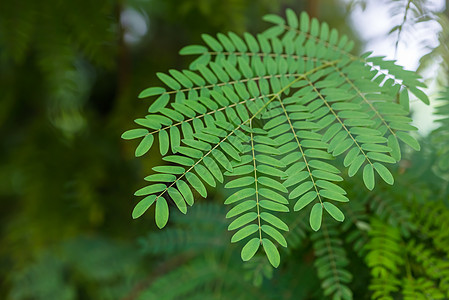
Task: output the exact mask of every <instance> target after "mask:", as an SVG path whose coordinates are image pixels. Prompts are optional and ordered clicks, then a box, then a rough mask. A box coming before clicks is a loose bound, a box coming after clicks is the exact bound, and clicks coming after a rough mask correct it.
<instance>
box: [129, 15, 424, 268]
mask: <svg viewBox="0 0 449 300" xmlns="http://www.w3.org/2000/svg"><path fill="white" fill-rule="evenodd" d="M286 15H287V21H285V20H284V19H282V18H280V17H278V16H275V15H267V16H266V17H265V20H266V21H269V22H272V23H274V26H273V27H271V28H269V29H268V30H266V31H265V32H264V33H263V34H259V35H257V37H254V36H252V35H250V34H248V33H245V34H244V39H242V38H240V37H238V36H237V35H236V34H234V33H232V32H231V33H229V34H228V35H224V34H218V35H217V38H214V37H212V36H210V35H203V39H204V41H205V43H206V44H207V46H208V47H206V46H202V45H192V46H187V47H185V48H183V49H182V50H181V51H180V53H181V54H182V55H199V57H198V58H197V59H196V60H195V61H193V62H192V64H191V65H190V70H183V71H182V72H180V71H177V70H170V71H169V74H168V75H167V74H164V73H157V76H158V77H159V79H160V80H161V81H162V82H163V83H165V84H166V85H167V87H168V88H169V90H168V91H167V90H166V88H163V87H150V88H148V89H146V90H144V91H143V92H142V93H141V94H140V96H139V97H140V98H146V97H150V96H158V98H157V99H156V100H155V101H154V102H153V103H152V104H151V105H150V107H149V110H148V111H149V112H150V114H149V115H147V116H145V118H139V119H136V120H135V123H137V124H138V125H140V126H141V127H140V128H137V129H131V130H128V131H126V132H125V133H124V134H123V135H122V138H124V139H137V138H142V139H141V141H140V143H139V145H138V146H137V148H136V151H135V155H136V156H137V157H140V156H142V155H144V154H145V153H147V152H148V150H149V149H150V148H151V147H152V145H153V143H154V140H155V139H156V138H158V140H159V148H160V153H161V155H162V159H163V160H164V161H166V162H169V163H170V164H171V165H170V166H166V165H164V166H157V167H154V168H153V170H154V171H155V173H154V174H152V175H149V176H147V177H146V178H145V180H147V181H149V182H151V184H150V185H147V186H145V187H143V188H141V189H139V190H138V191H137V192H136V193H135V195H136V196H145V198H144V199H143V200H141V201H140V202H139V203H138V204H137V205H136V207H135V209H134V211H133V218H138V217H139V216H141V215H142V214H143V213H144V212H145V211H146V210H147V209H148V208H149V207H150V206H152V205H153V204H154V203H155V219H156V224H157V226H158V227H159V228H162V227H164V226H165V225H166V224H167V222H168V218H169V206H168V203H171V202H173V203H174V204H175V205H176V207H177V208H178V209H179V210H180V211H181V212H182V213H186V212H187V207H188V206H191V205H193V203H194V198H196V197H197V194H198V195H200V196H201V197H206V196H207V189H206V186H211V187H215V186H216V185H217V181H218V182H219V183H222V182H223V181H224V176H226V177H231V178H232V179H231V180H230V181H228V182H227V183H226V184H225V187H226V188H230V189H235V192H234V193H233V194H232V195H231V196H230V197H228V198H227V199H226V201H225V204H228V205H232V208H231V209H230V210H229V212H228V213H227V216H226V217H227V218H235V219H234V220H233V221H232V223H231V224H230V225H229V230H237V232H236V233H235V234H234V235H233V236H232V238H231V242H238V241H240V240H243V239H246V238H248V237H250V240H249V241H248V240H246V241H245V245H244V246H243V249H242V252H241V257H242V259H243V260H244V261H247V260H249V259H251V258H252V257H253V256H254V254H255V253H256V252H257V251H258V250H259V248H260V247H261V246H262V247H263V249H264V251H265V253H266V255H267V257H268V259H269V261H270V263H271V264H272V265H273V266H275V267H277V266H278V265H279V263H280V255H279V251H278V247H277V245H281V246H283V247H286V246H287V241H286V239H285V238H284V236H283V234H282V233H281V232H284V231H288V230H289V229H288V226H287V225H286V224H285V222H284V221H283V218H284V217H282V213H287V212H289V211H290V210H291V209H293V210H294V211H295V212H296V211H299V210H302V209H310V207H311V210H310V214H309V223H310V227H311V228H312V229H313V230H314V231H318V230H319V229H320V228H321V224H322V217H323V211H326V212H327V213H328V214H329V215H330V216H332V217H333V218H334V219H335V220H337V221H340V222H342V221H343V220H344V218H345V216H344V214H343V212H342V211H341V210H340V208H339V207H338V206H336V205H335V204H333V203H335V202H337V203H339V202H348V201H349V199H348V198H347V197H346V196H345V194H346V191H345V190H344V189H343V188H342V187H341V186H340V185H338V184H336V183H335V182H340V181H343V177H341V176H340V175H339V174H340V173H341V169H342V166H341V161H340V160H337V161H336V162H337V163H336V164H335V163H333V160H334V158H336V157H342V158H344V159H343V166H344V167H346V168H348V169H347V172H348V175H349V176H350V177H352V176H354V175H356V174H357V173H358V172H359V171H360V173H362V175H361V176H362V178H363V182H364V184H365V186H366V187H367V188H368V189H369V190H372V189H374V187H375V180H376V179H375V178H376V176H375V171H376V172H377V173H378V174H379V175H380V178H382V179H383V180H384V181H385V182H386V183H388V184H393V182H394V179H393V176H392V174H391V172H390V171H389V170H388V168H387V167H386V166H385V165H386V164H394V163H396V162H398V161H399V160H400V159H401V150H400V142H404V143H405V144H407V145H409V146H411V147H412V148H413V149H415V150H419V149H420V146H419V144H418V142H417V141H416V140H415V138H413V136H412V135H410V134H409V133H408V131H411V130H416V128H415V127H413V126H411V125H409V123H410V122H411V119H410V118H409V117H408V116H407V115H408V112H409V93H410V92H411V93H412V94H414V95H415V96H416V97H418V98H419V99H420V100H421V101H423V102H424V103H428V98H427V96H426V95H425V94H424V93H423V92H422V91H421V90H420V89H419V88H421V87H425V85H424V84H423V83H422V82H421V81H420V80H419V76H418V75H416V74H415V73H414V72H410V71H406V70H404V69H403V68H402V67H400V66H398V65H396V64H395V63H394V62H393V61H387V60H384V59H383V58H382V57H372V56H370V53H366V54H364V55H361V56H360V57H358V56H354V55H352V54H350V52H349V51H350V50H351V49H352V47H353V43H352V42H351V41H348V39H347V37H346V36H342V37H339V35H338V33H337V31H336V30H335V29H332V30H330V29H329V27H328V25H327V24H326V23H322V24H320V23H319V22H318V21H317V20H316V19H314V18H313V19H311V20H310V19H309V17H308V15H307V14H306V13H302V14H301V18H300V19H299V20H298V18H297V16H296V15H295V13H294V12H293V11H292V10H287V11H286ZM169 103H170V106H171V108H169V106H168V104H169ZM223 170H224V171H223ZM338 205H339V206H340V204H338ZM273 242H274V243H273Z"/></svg>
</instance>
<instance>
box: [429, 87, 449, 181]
mask: <svg viewBox="0 0 449 300" xmlns="http://www.w3.org/2000/svg"><path fill="white" fill-rule="evenodd" d="M438 100H439V101H438V102H439V104H440V105H438V106H437V107H436V109H435V110H436V112H435V114H436V115H437V116H438V117H440V118H439V119H438V120H436V122H438V123H439V124H440V126H439V127H438V128H437V129H435V130H434V131H433V132H432V133H431V139H432V143H433V144H434V145H435V149H436V151H437V157H438V160H437V163H436V168H435V171H436V173H437V174H438V175H440V176H441V177H443V178H444V179H445V180H449V178H448V177H447V175H446V174H447V173H445V172H447V171H448V170H449V146H448V143H447V141H448V140H449V130H448V128H449V88H446V89H445V90H444V91H443V92H442V93H441V97H440V98H439V99H438Z"/></svg>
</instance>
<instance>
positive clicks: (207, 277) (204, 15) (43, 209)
mask: <svg viewBox="0 0 449 300" xmlns="http://www.w3.org/2000/svg"><path fill="white" fill-rule="evenodd" d="M285 7H291V8H293V9H294V10H295V11H297V12H299V11H301V10H308V11H309V13H311V14H312V15H313V14H317V15H319V17H320V19H321V20H322V21H326V22H328V23H329V24H330V25H331V27H337V28H338V29H339V31H340V32H342V33H346V34H348V35H350V37H352V38H354V35H353V34H351V31H350V29H349V28H348V27H347V26H346V23H345V22H346V21H345V10H344V6H340V5H338V3H336V2H334V1H330V0H329V1H326V2H324V1H321V2H318V1H313V0H310V1H293V0H283V1H281V0H279V1H271V0H260V1H256V0H229V1H218V0H182V1H181V0H147V1H145V0H128V1H126V0H122V1H119V0H115V1H114V0H98V1H88V0H80V1H59V0H45V1H35V0H18V1H12V0H6V1H2V3H1V4H0V91H1V96H0V97H1V98H0V135H1V140H0V166H1V167H0V295H1V297H2V298H3V297H5V298H6V299H139V298H140V299H163V296H164V297H166V298H168V299H170V296H172V299H231V297H232V298H237V299H240V298H242V299H254V298H255V297H258V298H262V299H264V298H266V299H280V298H282V299H321V297H322V294H321V291H320V281H319V280H318V277H321V276H318V275H316V273H315V271H314V269H313V268H314V265H313V264H314V263H313V260H314V254H313V242H312V240H311V239H310V238H309V237H307V236H308V235H309V233H307V232H306V229H305V227H302V226H301V221H300V220H299V219H298V220H299V221H298V220H292V223H293V224H295V226H293V229H292V230H291V231H290V233H289V236H288V238H289V243H290V245H293V248H292V249H293V250H291V249H290V248H289V251H291V253H289V254H290V255H289V256H288V259H285V261H286V263H285V265H283V266H282V267H281V268H280V270H277V271H273V270H272V269H271V268H270V267H269V266H267V264H266V261H264V260H260V261H257V260H255V261H254V262H251V264H252V265H244V264H242V263H241V261H240V256H239V249H237V248H235V247H229V246H228V241H229V236H228V235H227V231H226V227H227V224H226V223H223V222H225V221H224V215H225V212H224V211H222V208H221V206H220V207H219V206H216V205H214V204H213V203H214V202H218V203H220V202H222V200H223V198H224V195H222V194H223V191H221V190H217V191H214V194H211V195H215V196H214V197H211V198H210V199H208V201H206V202H211V203H210V204H207V205H205V204H200V205H198V207H196V208H194V209H192V211H191V212H190V213H189V216H188V218H186V216H183V218H176V217H175V219H174V220H173V226H172V227H170V228H168V229H167V230H165V231H157V230H156V229H155V226H154V225H153V224H154V222H152V220H153V217H152V216H151V215H149V214H147V216H145V217H143V218H141V219H139V220H136V221H133V220H132V219H131V211H132V208H133V206H134V205H135V203H133V201H135V199H133V197H129V195H130V194H131V193H132V191H134V190H136V188H137V187H139V186H140V178H142V176H144V175H148V174H146V170H149V169H150V167H151V166H153V165H156V164H158V163H160V162H159V161H155V160H152V159H148V158H147V159H142V160H140V161H138V160H136V159H132V158H133V151H134V148H135V145H131V144H130V143H123V142H122V141H121V140H120V134H121V133H122V132H123V131H124V130H125V129H126V128H127V126H128V125H129V123H128V120H129V117H130V116H137V114H139V112H141V111H143V110H144V109H146V107H147V106H148V103H143V102H142V103H139V102H138V101H136V96H137V95H138V93H139V92H140V91H141V90H142V89H143V88H145V87H148V86H151V85H152V83H155V82H156V76H155V73H156V72H158V71H163V70H166V69H168V68H178V69H179V68H182V67H185V66H186V65H187V63H188V62H187V61H186V58H182V57H180V56H178V55H177V52H178V50H179V49H180V48H181V47H182V46H185V45H187V44H195V43H198V42H199V39H200V34H201V33H211V34H214V33H216V32H219V31H228V30H232V31H234V32H237V33H242V32H244V31H249V32H258V31H261V29H263V26H265V25H264V24H263V23H262V22H261V21H260V20H261V16H262V15H264V14H266V13H269V12H273V13H279V12H281V11H284V9H285ZM136 106H138V107H137V108H136ZM155 151H157V150H155ZM426 151H428V152H426ZM424 154H425V155H419V156H415V157H413V158H412V157H410V158H409V162H410V164H412V162H413V164H412V165H413V167H414V168H413V170H414V171H413V172H411V171H410V170H407V174H409V175H407V176H405V175H404V176H403V177H400V178H403V182H402V183H399V186H400V190H398V192H397V195H396V196H394V197H393V196H392V197H393V199H396V198H401V199H405V200H406V199H409V198H410V197H411V198H413V197H414V198H413V199H415V198H420V199H421V200H420V201H426V200H427V199H428V198H429V196H430V195H435V194H438V196H437V197H433V198H435V200H438V199H439V200H441V199H447V190H445V189H444V188H441V187H447V183H446V185H444V181H442V180H441V179H439V178H438V177H435V176H434V175H433V174H432V173H431V171H430V170H431V161H432V160H433V152H432V151H431V150H430V149H427V148H426V149H424ZM150 157H151V155H150ZM403 168H408V166H401V167H400V168H398V170H397V172H398V173H399V174H402V173H403ZM410 174H411V175H410ZM396 176H397V174H395V177H396ZM408 176H411V177H412V178H410V177H408ZM348 182H349V184H350V187H349V186H348V188H350V189H352V190H353V192H352V193H351V195H350V196H351V197H350V198H351V199H366V200H369V198H368V197H367V195H365V194H364V193H363V192H361V190H362V188H361V187H362V183H361V182H352V181H348ZM387 191H391V190H387V189H386V188H385V191H384V192H385V193H388V192H387ZM402 193H407V194H406V195H407V196H404V195H405V194H402ZM445 197H446V198H445ZM354 202H356V201H354ZM362 203H366V202H362ZM411 203H414V205H415V204H416V203H415V202H413V201H412V202H411ZM407 205H411V204H407ZM366 206H367V207H368V205H366ZM382 207H388V206H385V205H384V206H382ZM353 209H357V208H353ZM361 209H362V210H363V209H364V206H362V208H361ZM405 209H406V210H408V211H411V212H412V213H414V212H417V211H419V210H416V209H414V208H413V206H406V208H405ZM196 211H197V214H195V212H196ZM375 211H379V213H376V216H377V218H380V219H381V220H384V222H386V224H389V225H390V226H392V227H398V228H399V229H400V230H401V232H406V230H409V228H408V227H407V226H408V225H407V223H406V221H404V222H405V223H404V222H402V221H401V222H399V223H394V222H397V220H396V219H395V218H393V219H391V217H389V215H388V214H387V213H385V210H383V211H382V210H379V209H377V210H376V209H369V210H367V213H369V212H373V213H374V212H375ZM393 211H396V209H394V210H393ZM443 211H444V209H443ZM199 216H201V218H200V217H199ZM205 216H210V218H205ZM220 216H221V217H220ZM348 219H350V218H348ZM200 220H203V221H204V222H203V223H201V222H199V221H200ZM419 220H421V219H419ZM368 223H369V219H368V217H367V218H366V220H354V223H348V224H349V225H347V228H346V229H345V227H343V228H341V229H339V230H340V231H341V232H343V233H341V234H340V237H341V238H343V235H344V232H345V230H349V228H350V227H351V226H352V227H354V226H356V227H357V228H359V227H361V228H363V226H365V225H366V224H368ZM354 224H355V225H354ZM432 226H434V225H432V224H430V225H429V226H428V227H429V233H428V237H429V239H431V238H432V237H435V235H434V234H433V231H431V230H434V229H433V228H434V227H432ZM352 232H354V233H351V234H350V235H348V239H349V238H350V237H351V236H352V235H356V238H355V240H356V241H359V242H360V241H364V238H367V237H366V236H364V233H363V230H362V231H357V232H356V231H352ZM360 232H361V233H360ZM358 234H359V235H360V236H359V235H358ZM437 241H438V243H440V244H438V245H441V247H442V250H445V248H444V247H445V244H444V239H443V241H441V239H438V240H437ZM421 242H424V243H428V242H429V240H428V239H425V240H424V241H421ZM352 243H353V241H351V240H349V241H348V242H347V243H346V244H345V247H346V248H347V249H346V251H348V252H349V255H350V257H351V263H350V264H349V266H348V267H347V268H348V269H349V270H350V271H351V272H352V273H353V274H357V276H355V277H354V280H353V282H351V288H353V290H354V291H355V292H354V297H355V298H356V299H364V298H363V297H365V296H366V282H367V281H368V280H369V276H370V275H369V270H368V269H367V267H366V266H365V265H364V264H363V256H357V255H355V254H354V251H355V250H353V249H352V248H351V247H349V245H351V246H352ZM362 246H363V245H360V247H362ZM362 248H363V247H362ZM355 249H357V248H355ZM442 250H441V249H438V251H442ZM446 250H447V248H446ZM443 252H444V251H443ZM284 255H285V256H286V254H284ZM440 256H441V255H440ZM446 259H447V256H446ZM443 260H444V259H443ZM416 268H418V269H419V265H416ZM273 272H274V273H273ZM241 277H243V278H244V279H242V278H241ZM267 278H273V279H272V280H269V279H267ZM224 279H226V280H224ZM262 283H263V284H262ZM169 292H170V293H169ZM151 295H154V296H151Z"/></svg>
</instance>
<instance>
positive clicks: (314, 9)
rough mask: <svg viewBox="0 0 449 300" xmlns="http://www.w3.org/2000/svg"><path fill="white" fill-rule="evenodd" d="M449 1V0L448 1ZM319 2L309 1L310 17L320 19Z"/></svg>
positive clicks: (308, 10) (316, 0) (317, 0)
mask: <svg viewBox="0 0 449 300" xmlns="http://www.w3.org/2000/svg"><path fill="white" fill-rule="evenodd" d="M446 1H449V0H446ZM319 6H320V4H319V0H307V12H308V13H309V15H310V17H312V18H318V8H319Z"/></svg>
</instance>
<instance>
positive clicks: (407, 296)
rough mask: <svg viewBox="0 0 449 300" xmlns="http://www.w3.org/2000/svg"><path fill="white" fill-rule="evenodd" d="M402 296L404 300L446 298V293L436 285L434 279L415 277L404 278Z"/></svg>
mask: <svg viewBox="0 0 449 300" xmlns="http://www.w3.org/2000/svg"><path fill="white" fill-rule="evenodd" d="M402 296H403V299H404V300H414V299H445V295H444V294H443V293H442V292H441V291H439V290H438V289H437V288H436V287H435V286H434V283H433V282H432V281H430V280H427V279H425V278H418V279H414V278H413V277H408V278H404V280H403V286H402Z"/></svg>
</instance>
